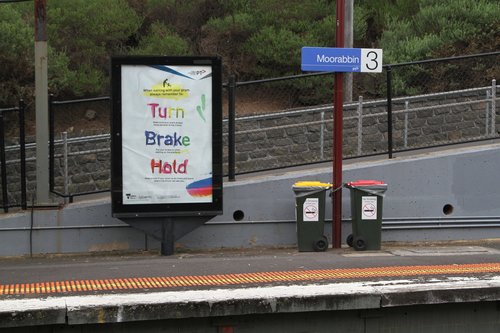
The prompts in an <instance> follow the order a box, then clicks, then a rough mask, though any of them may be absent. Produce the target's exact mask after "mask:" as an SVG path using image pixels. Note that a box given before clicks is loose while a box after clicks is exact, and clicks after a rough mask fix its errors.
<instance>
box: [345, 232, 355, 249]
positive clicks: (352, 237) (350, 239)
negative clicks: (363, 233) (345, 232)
mask: <svg viewBox="0 0 500 333" xmlns="http://www.w3.org/2000/svg"><path fill="white" fill-rule="evenodd" d="M346 243H347V245H349V247H352V246H353V243H354V236H353V235H352V234H350V235H349V236H347V239H346Z"/></svg>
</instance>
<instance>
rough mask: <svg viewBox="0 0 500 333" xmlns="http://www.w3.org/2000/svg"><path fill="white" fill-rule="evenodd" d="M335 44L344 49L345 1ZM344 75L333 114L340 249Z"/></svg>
mask: <svg viewBox="0 0 500 333" xmlns="http://www.w3.org/2000/svg"><path fill="white" fill-rule="evenodd" d="M336 10H337V12H336V16H337V17H336V31H335V44H336V46H337V47H341V48H342V47H344V14H345V13H344V10H345V2H344V0H337V7H336ZM343 81H344V75H343V73H339V72H337V73H335V83H334V101H333V104H334V114H333V132H334V133H333V134H334V135H333V170H332V171H333V174H332V176H333V188H334V192H333V195H332V210H333V211H332V227H333V228H332V247H333V248H334V249H340V248H341V246H342V241H341V237H342V158H343V153H342V148H343V144H342V141H343V137H342V136H343V125H344V124H343V120H344V117H343V108H344V105H343V103H344V99H343V97H344V89H343V83H344V82H343Z"/></svg>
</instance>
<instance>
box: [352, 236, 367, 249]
mask: <svg viewBox="0 0 500 333" xmlns="http://www.w3.org/2000/svg"><path fill="white" fill-rule="evenodd" d="M352 245H353V247H354V249H355V250H357V251H364V250H366V242H365V240H364V238H363V237H356V238H354V242H353V244H352Z"/></svg>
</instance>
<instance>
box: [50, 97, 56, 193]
mask: <svg viewBox="0 0 500 333" xmlns="http://www.w3.org/2000/svg"><path fill="white" fill-rule="evenodd" d="M53 99H54V96H53V95H49V189H50V191H54V158H55V147H54V132H55V124H54V122H55V115H54V105H53V103H52V101H53Z"/></svg>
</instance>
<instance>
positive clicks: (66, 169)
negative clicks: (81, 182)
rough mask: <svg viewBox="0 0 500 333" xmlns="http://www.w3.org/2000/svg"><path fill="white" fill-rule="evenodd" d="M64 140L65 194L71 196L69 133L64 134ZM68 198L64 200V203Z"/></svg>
mask: <svg viewBox="0 0 500 333" xmlns="http://www.w3.org/2000/svg"><path fill="white" fill-rule="evenodd" d="M62 139H63V160H64V194H66V195H68V194H69V184H68V132H63V133H62ZM66 201H67V198H64V202H66Z"/></svg>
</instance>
